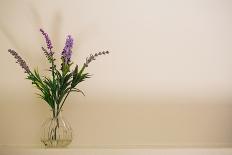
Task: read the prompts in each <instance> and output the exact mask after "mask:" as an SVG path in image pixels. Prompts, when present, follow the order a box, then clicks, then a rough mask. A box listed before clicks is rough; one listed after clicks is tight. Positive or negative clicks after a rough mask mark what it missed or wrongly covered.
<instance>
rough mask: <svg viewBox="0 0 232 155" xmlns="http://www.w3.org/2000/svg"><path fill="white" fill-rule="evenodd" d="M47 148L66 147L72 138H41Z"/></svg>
mask: <svg viewBox="0 0 232 155" xmlns="http://www.w3.org/2000/svg"><path fill="white" fill-rule="evenodd" d="M41 142H42V143H43V144H44V146H45V147H46V148H64V147H67V146H68V145H69V144H70V143H71V142H72V140H41Z"/></svg>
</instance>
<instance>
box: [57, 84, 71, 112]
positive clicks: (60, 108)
mask: <svg viewBox="0 0 232 155" xmlns="http://www.w3.org/2000/svg"><path fill="white" fill-rule="evenodd" d="M71 90H72V88H70V89H69V91H68V92H67V94H66V96H65V98H64V100H63V102H62V104H61V106H60V107H59V109H58V110H57V116H58V115H59V113H60V111H61V109H62V107H63V105H64V102H65V101H66V99H67V97H68V95H69V93H70V92H71Z"/></svg>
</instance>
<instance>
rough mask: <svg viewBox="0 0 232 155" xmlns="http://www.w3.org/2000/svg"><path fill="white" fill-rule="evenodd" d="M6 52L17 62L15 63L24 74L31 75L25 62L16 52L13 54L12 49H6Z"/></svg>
mask: <svg viewBox="0 0 232 155" xmlns="http://www.w3.org/2000/svg"><path fill="white" fill-rule="evenodd" d="M8 52H9V53H10V54H11V55H13V56H14V58H15V59H16V60H17V61H16V63H18V64H19V65H20V66H21V67H22V69H24V72H25V73H28V74H29V73H31V71H30V69H29V67H28V66H27V64H26V62H25V61H24V60H23V59H22V58H21V57H20V56H19V55H18V53H17V52H15V51H14V50H12V49H8Z"/></svg>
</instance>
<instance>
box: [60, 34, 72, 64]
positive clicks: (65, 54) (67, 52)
mask: <svg viewBox="0 0 232 155" xmlns="http://www.w3.org/2000/svg"><path fill="white" fill-rule="evenodd" d="M72 48H73V38H72V36H71V35H68V36H67V39H66V42H65V47H64V49H63V51H62V53H61V55H62V56H61V58H62V59H63V61H64V63H65V64H69V63H70V60H71V56H72Z"/></svg>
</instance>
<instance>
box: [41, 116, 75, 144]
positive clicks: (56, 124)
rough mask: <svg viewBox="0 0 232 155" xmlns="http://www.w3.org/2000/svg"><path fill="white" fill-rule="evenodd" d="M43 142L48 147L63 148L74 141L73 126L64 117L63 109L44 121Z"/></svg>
mask: <svg viewBox="0 0 232 155" xmlns="http://www.w3.org/2000/svg"><path fill="white" fill-rule="evenodd" d="M41 142H42V143H43V144H44V145H45V147H46V148H62V147H66V146H68V145H69V144H70V143H71V142H72V128H71V126H70V124H69V123H68V122H67V121H66V120H65V119H64V118H63V117H62V114H61V111H60V112H59V114H58V115H55V116H54V115H53V116H52V117H50V118H48V119H47V120H46V121H45V122H44V123H43V125H42V135H41Z"/></svg>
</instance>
